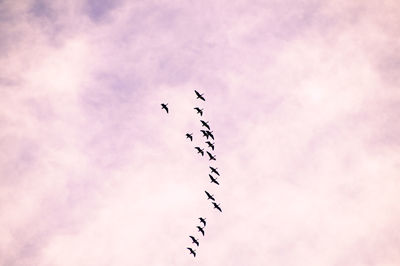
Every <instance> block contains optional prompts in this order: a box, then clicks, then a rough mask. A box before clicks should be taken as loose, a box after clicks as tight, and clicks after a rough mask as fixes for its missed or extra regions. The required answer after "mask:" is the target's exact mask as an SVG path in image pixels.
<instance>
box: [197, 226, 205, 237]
mask: <svg viewBox="0 0 400 266" xmlns="http://www.w3.org/2000/svg"><path fill="white" fill-rule="evenodd" d="M203 228H204V227H201V226H197V229H199V232H201V234H202V235H203V236H204V230H203Z"/></svg>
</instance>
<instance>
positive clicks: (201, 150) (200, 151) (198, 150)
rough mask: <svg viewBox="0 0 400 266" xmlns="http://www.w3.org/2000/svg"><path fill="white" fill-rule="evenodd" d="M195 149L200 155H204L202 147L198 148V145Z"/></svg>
mask: <svg viewBox="0 0 400 266" xmlns="http://www.w3.org/2000/svg"><path fill="white" fill-rule="evenodd" d="M194 148H195V149H196V150H197V153H201V156H204V149H200V147H194Z"/></svg>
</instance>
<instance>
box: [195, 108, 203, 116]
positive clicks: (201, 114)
mask: <svg viewBox="0 0 400 266" xmlns="http://www.w3.org/2000/svg"><path fill="white" fill-rule="evenodd" d="M193 109H194V110H196V111H197V113H198V114H200V116H203V109H200V108H199V107H195V108H193Z"/></svg>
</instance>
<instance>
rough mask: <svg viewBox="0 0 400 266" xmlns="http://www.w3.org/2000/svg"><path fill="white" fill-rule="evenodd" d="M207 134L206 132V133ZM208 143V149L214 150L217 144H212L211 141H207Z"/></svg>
mask: <svg viewBox="0 0 400 266" xmlns="http://www.w3.org/2000/svg"><path fill="white" fill-rule="evenodd" d="M204 132H205V131H204ZM205 133H206V134H207V132H205ZM207 136H208V134H207ZM206 143H207V145H208V147H210V148H211V149H212V150H214V144H215V142H214V143H211V142H209V141H206Z"/></svg>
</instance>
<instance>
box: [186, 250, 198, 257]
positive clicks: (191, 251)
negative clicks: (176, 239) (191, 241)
mask: <svg viewBox="0 0 400 266" xmlns="http://www.w3.org/2000/svg"><path fill="white" fill-rule="evenodd" d="M187 249H188V250H190V254H193V256H194V257H196V250H193V249H192V248H187Z"/></svg>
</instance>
